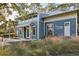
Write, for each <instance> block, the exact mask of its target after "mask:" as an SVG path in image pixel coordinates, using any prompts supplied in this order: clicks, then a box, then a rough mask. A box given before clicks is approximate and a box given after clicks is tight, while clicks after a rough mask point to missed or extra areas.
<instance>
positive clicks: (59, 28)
mask: <svg viewBox="0 0 79 59" xmlns="http://www.w3.org/2000/svg"><path fill="white" fill-rule="evenodd" d="M67 21H69V22H70V35H76V18H71V19H65V20H60V21H52V22H46V23H45V34H46V32H47V31H46V25H47V24H54V35H55V36H64V22H67Z"/></svg>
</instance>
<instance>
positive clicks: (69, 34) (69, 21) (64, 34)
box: [64, 21, 71, 36]
mask: <svg viewBox="0 0 79 59" xmlns="http://www.w3.org/2000/svg"><path fill="white" fill-rule="evenodd" d="M66 23H69V27H70V21H66V22H64V36H65V24H66ZM70 29H71V28H70ZM69 32H70V31H69ZM69 36H71V35H70V34H69Z"/></svg>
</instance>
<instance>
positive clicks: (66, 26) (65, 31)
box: [64, 22, 70, 36]
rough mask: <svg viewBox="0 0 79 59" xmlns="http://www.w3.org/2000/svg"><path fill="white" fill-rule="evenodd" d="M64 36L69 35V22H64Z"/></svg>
mask: <svg viewBox="0 0 79 59" xmlns="http://www.w3.org/2000/svg"><path fill="white" fill-rule="evenodd" d="M64 36H70V22H65V23H64Z"/></svg>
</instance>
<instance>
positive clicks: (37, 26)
mask: <svg viewBox="0 0 79 59" xmlns="http://www.w3.org/2000/svg"><path fill="white" fill-rule="evenodd" d="M37 39H39V14H38V17H37Z"/></svg>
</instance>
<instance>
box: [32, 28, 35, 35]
mask: <svg viewBox="0 0 79 59" xmlns="http://www.w3.org/2000/svg"><path fill="white" fill-rule="evenodd" d="M35 29H36V28H35V27H33V28H32V30H33V35H35Z"/></svg>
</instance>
